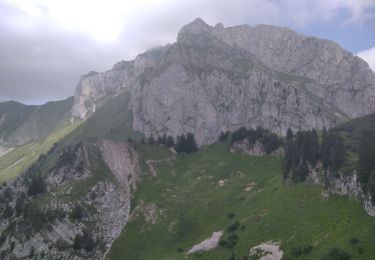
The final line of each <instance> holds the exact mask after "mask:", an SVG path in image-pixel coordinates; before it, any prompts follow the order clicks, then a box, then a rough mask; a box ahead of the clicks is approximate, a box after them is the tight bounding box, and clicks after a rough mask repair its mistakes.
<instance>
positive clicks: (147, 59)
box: [72, 19, 375, 144]
mask: <svg viewBox="0 0 375 260" xmlns="http://www.w3.org/2000/svg"><path fill="white" fill-rule="evenodd" d="M125 92H128V93H129V95H130V102H129V109H130V110H131V111H132V113H133V122H132V126H133V129H134V130H135V131H138V132H141V133H143V134H145V135H146V136H150V135H151V134H152V135H154V136H157V135H161V134H164V133H165V134H167V135H172V136H177V135H179V134H182V133H187V132H193V133H196V137H197V141H198V143H199V144H208V143H212V142H214V141H215V140H216V138H217V136H218V135H219V134H220V132H221V131H227V130H231V131H233V130H235V129H237V128H239V127H240V126H246V127H248V128H250V127H253V128H255V127H256V126H262V127H264V128H267V129H271V130H272V131H273V132H275V133H278V134H285V133H286V130H287V128H288V127H291V128H292V129H294V130H298V129H310V128H316V129H322V128H323V127H327V128H329V127H331V126H334V125H336V124H338V123H340V122H343V121H346V120H348V119H349V118H354V117H357V116H362V115H365V114H368V113H370V112H373V111H375V102H374V101H375V75H374V73H373V72H372V71H371V70H370V69H369V67H368V64H367V63H365V62H364V61H363V60H361V59H360V58H358V57H356V56H353V55H352V54H351V53H350V52H348V51H346V50H344V49H342V48H341V47H340V46H338V45H337V44H336V43H334V42H331V41H328V40H322V39H317V38H314V37H308V36H303V35H300V34H297V33H295V32H293V31H291V30H289V29H287V28H281V27H275V26H268V25H258V26H255V27H251V26H248V25H241V26H235V27H229V28H224V27H223V26H222V25H221V24H218V25H216V26H215V27H212V26H209V25H207V24H206V23H205V22H204V21H203V20H201V19H196V20H195V21H193V22H192V23H190V24H188V25H186V26H184V27H183V28H182V29H181V30H180V32H179V33H178V36H177V42H176V43H173V44H170V45H167V46H164V47H160V48H154V49H151V50H149V51H147V52H145V53H143V54H140V55H138V56H137V57H136V58H135V60H133V61H122V62H119V63H117V64H115V65H114V67H113V69H112V70H109V71H106V72H101V73H97V72H90V73H89V74H87V75H85V76H82V77H81V80H80V82H79V83H78V86H77V89H76V93H75V96H74V105H73V108H72V115H73V117H75V118H79V119H85V118H87V117H90V116H91V115H92V114H93V113H94V112H95V110H96V109H98V108H99V107H100V106H102V105H103V104H104V103H105V102H107V101H108V100H111V99H112V98H113V97H115V96H117V95H119V94H121V93H125ZM359 103H360V104H361V106H358V104H359Z"/></svg>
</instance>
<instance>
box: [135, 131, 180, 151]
mask: <svg viewBox="0 0 375 260" xmlns="http://www.w3.org/2000/svg"><path fill="white" fill-rule="evenodd" d="M141 143H143V144H144V143H146V141H145V139H142V140H141ZM147 143H148V144H150V145H155V144H156V145H163V146H165V147H166V148H171V147H173V146H174V145H175V143H174V139H173V137H172V136H171V135H169V136H167V135H166V134H164V135H162V136H160V135H159V136H158V138H157V139H156V140H155V139H154V137H153V136H152V135H151V136H150V137H149V138H148V140H147Z"/></svg>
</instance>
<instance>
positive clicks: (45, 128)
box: [0, 97, 73, 147]
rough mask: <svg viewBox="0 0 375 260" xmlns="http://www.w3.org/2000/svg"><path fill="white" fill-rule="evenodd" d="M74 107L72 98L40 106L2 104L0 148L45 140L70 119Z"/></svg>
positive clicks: (0, 106) (0, 111) (13, 103)
mask: <svg viewBox="0 0 375 260" xmlns="http://www.w3.org/2000/svg"><path fill="white" fill-rule="evenodd" d="M72 105H73V98H72V97H70V98H67V99H65V100H62V101H54V102H48V103H46V104H44V105H40V106H36V105H24V104H21V103H18V102H14V101H9V102H3V103H0V146H7V147H16V146H20V145H23V144H26V143H28V142H33V141H38V140H42V139H44V138H45V137H46V136H48V135H49V134H50V133H51V132H52V131H53V130H55V129H56V127H58V125H59V124H61V123H62V122H63V121H64V120H69V119H70V109H71V107H72Z"/></svg>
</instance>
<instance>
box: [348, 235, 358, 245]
mask: <svg viewBox="0 0 375 260" xmlns="http://www.w3.org/2000/svg"><path fill="white" fill-rule="evenodd" d="M358 242H359V239H358V238H357V237H351V238H350V239H349V245H352V246H353V245H356V244H358Z"/></svg>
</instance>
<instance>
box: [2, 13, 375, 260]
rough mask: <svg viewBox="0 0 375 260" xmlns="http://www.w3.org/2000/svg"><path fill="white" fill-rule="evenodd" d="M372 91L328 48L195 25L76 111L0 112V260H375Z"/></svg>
mask: <svg viewBox="0 0 375 260" xmlns="http://www.w3.org/2000/svg"><path fill="white" fill-rule="evenodd" d="M374 82H375V81H374V73H373V72H371V71H370V69H369V68H368V65H367V64H366V63H365V62H363V61H362V60H361V59H359V58H357V57H355V56H353V55H352V54H350V53H349V52H347V51H345V50H343V49H341V48H340V47H339V46H338V45H337V44H335V43H333V42H330V41H326V40H321V39H316V38H313V37H307V36H303V35H299V34H297V33H295V32H293V31H291V30H289V29H287V28H280V27H274V26H267V25H259V26H255V27H250V26H247V25H243V26H236V27H230V28H224V27H223V26H222V25H221V24H218V25H216V26H215V27H212V26H209V25H207V24H206V23H205V22H204V21H202V20H201V19H197V20H195V21H194V22H192V23H191V24H188V25H186V26H184V27H183V28H182V29H181V31H180V32H179V34H178V37H177V42H176V43H173V44H171V45H167V46H164V47H160V48H154V49H151V50H148V51H147V52H145V53H143V54H140V55H138V56H137V57H136V59H135V60H134V61H122V62H119V63H117V64H116V65H114V67H113V69H112V70H109V71H106V72H101V73H97V72H90V73H89V74H87V75H84V76H82V77H81V79H80V81H79V83H78V86H77V89H76V93H75V96H74V98H69V99H67V100H64V101H60V102H51V103H47V104H46V105H43V106H25V105H23V104H19V103H16V102H5V103H0V118H1V120H0V136H1V144H2V145H6V146H7V147H11V148H13V150H12V151H8V152H7V153H6V154H5V155H2V156H1V157H0V183H1V185H0V259H38V260H39V259H76V260H79V259H111V260H112V259H115V260H116V259H142V260H143V259H145V260H148V259H150V260H154V259H198V258H199V259H264V257H272V258H273V259H278V260H280V259H281V258H282V257H284V259H349V258H350V259H372V258H373V257H374V255H375V247H374V246H373V245H374V243H375V235H374V227H375V219H374V217H373V216H375V204H374V203H375V200H373V199H372V198H373V197H374V196H372V194H375V184H374V182H373V180H374V178H375V170H374V169H375V160H374V159H373V157H372V156H367V157H366V158H365V159H366V160H362V161H361V159H360V158H361V154H363V151H364V149H363V147H362V145H363V143H365V144H366V142H363V141H366V140H367V139H366V138H368V140H367V141H368V142H367V143H368V144H369V145H368V146H366V147H365V148H366V149H368V150H369V151H370V152H369V153H368V154H369V155H371V154H373V153H374V152H375V145H372V144H373V143H375V131H374V128H373V126H374V125H375V116H374V114H370V112H372V111H375V109H374V106H375V103H374V102H372V101H373V97H374V93H373V91H374V87H375V86H374ZM358 104H361V105H360V106H359V105H358ZM362 115H364V116H363V117H357V116H362ZM354 117H356V118H355V119H352V118H354ZM344 121H345V122H344ZM342 122H344V123H342ZM244 126H245V127H247V129H246V128H245V127H244ZM332 126H334V128H331V130H330V131H325V130H324V131H315V130H314V131H299V132H296V133H294V134H293V133H291V132H290V131H288V132H289V135H287V136H286V137H284V136H283V135H284V134H285V132H286V131H287V129H288V128H289V127H290V128H292V129H293V130H299V129H310V128H316V129H321V128H323V127H332ZM262 127H263V128H262ZM250 128H253V129H250ZM226 130H231V131H232V133H223V134H220V133H221V132H222V131H226ZM271 131H272V132H271ZM187 132H192V133H194V134H195V138H196V139H197V141H198V143H199V149H198V151H194V152H189V153H186V152H182V151H183V149H174V147H175V148H177V147H179V146H182V145H181V143H186V142H187V139H189V138H186V139H185V136H183V137H182V136H179V137H177V135H180V134H182V133H187ZM275 133H277V134H279V135H277V134H275ZM371 133H372V134H371ZM162 134H166V135H170V136H169V137H170V138H172V139H173V140H174V141H175V142H177V143H178V144H180V145H177V144H176V145H175V146H173V145H172V147H169V146H167V145H165V142H164V141H163V137H161V136H160V135H162ZM219 134H220V138H219V140H218V136H219ZM151 135H153V137H155V139H156V141H155V140H154V139H152V138H151V137H150V136H151ZM158 135H159V136H160V138H157V136H158ZM189 136H190V137H191V136H192V138H193V141H194V135H191V134H190V135H189ZM371 136H372V137H371ZM145 137H150V138H145ZM328 137H329V138H328ZM370 137H371V138H370ZM167 138H168V137H167V136H165V139H167ZM314 138H315V139H314ZM145 139H146V140H145ZM328 139H329V142H328V141H327V142H326V143H325V145H323V142H324V140H328ZM182 140H184V142H182ZM311 140H315V141H316V142H312V141H311ZM327 144H328V145H327ZM337 147H339V148H340V149H338V148H337ZM313 148H314V149H315V150H314V152H311V151H313ZM323 148H324V149H323ZM309 149H310V150H309ZM0 150H1V149H0ZM176 150H177V151H176ZM179 150H182V151H179ZM194 150H195V149H194ZM290 151H293V152H294V154H297V155H298V156H295V157H293V158H292V160H288V159H290V158H289V157H290V156H289V154H291V153H289V152H290ZM317 154H318V155H317ZM323 154H324V156H323ZM305 157H306V158H307V157H311V158H313V160H315V164H314V165H313V164H307V163H306V161H303V159H304V158H305ZM327 158H328V159H327ZM332 158H333V159H336V158H339V159H340V162H339V163H337V164H336V165H335V166H337V165H338V166H337V167H336V168H329V167H330V166H327V167H325V165H324V163H325V162H324V160H325V159H327V161H331V160H333V159H332ZM337 161H338V160H337ZM289 162H291V163H290V165H289ZM363 162H365V163H363ZM335 163H336V160H335ZM301 164H302V165H303V166H304V167H301ZM363 164H364V165H365V166H366V167H367V168H366V169H369V170H368V171H367V170H366V169H365V171H364V170H363V169H362V168H360V167H359V166H360V165H363ZM327 165H328V164H327ZM286 166H288V167H289V168H288V169H287V170H285V169H286ZM290 171H295V172H292V173H295V174H294V175H303V177H304V178H303V180H302V178H301V181H293V180H292V179H288V176H289V175H290V174H289V173H290ZM348 197H350V198H351V199H348Z"/></svg>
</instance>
